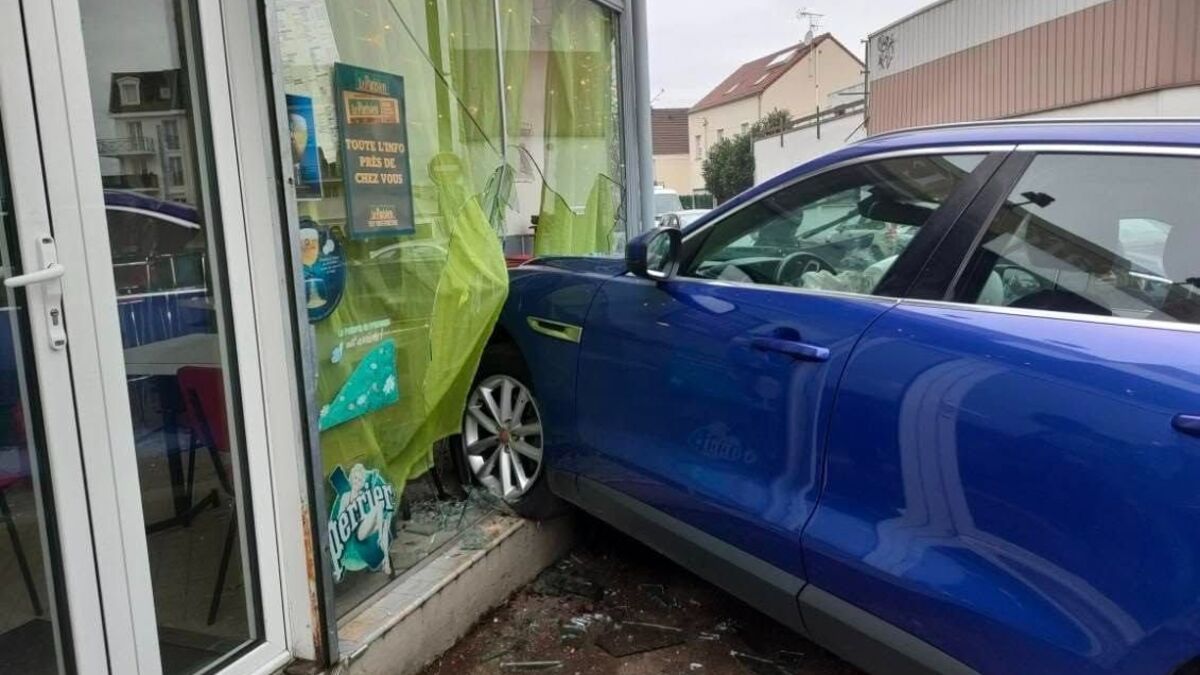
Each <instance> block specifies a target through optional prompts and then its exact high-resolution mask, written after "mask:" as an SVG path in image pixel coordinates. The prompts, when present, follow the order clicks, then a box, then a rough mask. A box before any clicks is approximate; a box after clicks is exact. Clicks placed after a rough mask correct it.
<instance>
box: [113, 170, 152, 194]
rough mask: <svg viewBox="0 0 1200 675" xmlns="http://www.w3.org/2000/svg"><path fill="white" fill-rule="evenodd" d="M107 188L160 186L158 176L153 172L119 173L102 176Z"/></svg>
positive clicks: (143, 188)
mask: <svg viewBox="0 0 1200 675" xmlns="http://www.w3.org/2000/svg"><path fill="white" fill-rule="evenodd" d="M100 180H101V182H102V183H103V184H104V189H106V190H154V189H157V188H158V176H157V175H155V174H152V173H119V174H113V175H110V176H101V177H100Z"/></svg>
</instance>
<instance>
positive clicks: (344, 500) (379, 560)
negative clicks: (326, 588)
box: [329, 464, 396, 581]
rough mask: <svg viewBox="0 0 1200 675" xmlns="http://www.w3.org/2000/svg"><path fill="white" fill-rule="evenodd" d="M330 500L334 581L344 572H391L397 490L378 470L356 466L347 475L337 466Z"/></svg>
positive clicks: (330, 548) (330, 539) (344, 573)
mask: <svg viewBox="0 0 1200 675" xmlns="http://www.w3.org/2000/svg"><path fill="white" fill-rule="evenodd" d="M329 484H330V486H331V487H332V488H333V493H334V494H333V499H332V500H331V501H332V503H331V504H330V508H329V557H330V559H331V560H332V562H333V578H334V580H335V581H341V580H342V578H343V577H345V575H346V572H347V571H351V572H357V571H360V570H371V571H373V572H378V571H380V570H382V571H384V572H387V573H389V574H390V573H391V571H392V570H391V560H390V558H389V557H388V548H389V547H390V545H391V534H392V517H393V516H395V514H396V491H395V489H394V488H393V487H392V485H391V483H389V482H387V481H386V480H385V479H384V478H383V476H381V475H380V474H379V472H378V471H376V470H374V469H367V468H366V467H364V466H363V465H362V464H355V465H354V466H353V467H351V468H350V473H349V474H348V475H347V473H346V471H345V470H344V469H343V468H342V467H341V465H338V466H336V467H334V469H333V472H332V473H330V474H329Z"/></svg>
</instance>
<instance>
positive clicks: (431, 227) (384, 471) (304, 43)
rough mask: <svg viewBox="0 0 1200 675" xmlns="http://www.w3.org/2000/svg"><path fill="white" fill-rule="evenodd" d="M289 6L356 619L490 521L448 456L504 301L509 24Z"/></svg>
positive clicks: (475, 11) (315, 311) (392, 6)
mask: <svg viewBox="0 0 1200 675" xmlns="http://www.w3.org/2000/svg"><path fill="white" fill-rule="evenodd" d="M276 7H277V11H278V25H279V26H280V38H281V43H280V53H281V57H282V60H283V64H284V68H283V71H282V73H283V78H284V83H285V85H284V88H285V93H286V103H287V106H288V128H287V129H286V130H281V134H280V137H281V139H280V140H281V143H285V144H286V145H285V147H286V149H287V150H288V151H289V153H290V155H291V158H292V164H293V176H292V179H293V186H294V191H295V196H296V198H297V204H296V208H297V211H298V213H299V214H300V222H299V223H298V226H299V227H298V228H297V232H296V234H295V237H296V239H297V240H298V242H299V249H300V257H299V259H298V260H297V263H298V266H299V267H300V268H301V269H302V273H303V275H304V288H305V298H303V301H302V302H301V303H300V306H301V307H303V308H304V309H305V310H306V312H307V319H308V322H309V323H310V324H311V325H312V330H313V335H314V337H315V342H316V354H317V363H315V364H313V367H314V368H313V369H314V370H315V372H316V373H317V397H318V407H319V408H320V409H321V414H320V419H319V426H320V429H321V435H320V442H321V453H322V458H323V467H322V479H323V480H324V481H325V486H324V487H325V491H326V494H327V497H328V502H329V503H328V507H327V508H328V511H327V513H328V518H329V520H328V527H329V532H330V534H329V542H328V545H329V547H330V549H331V550H332V552H333V558H334V560H333V561H332V562H333V573H334V577H335V579H336V580H337V586H336V601H337V607H338V609H339V611H340V612H342V613H344V612H346V611H348V610H350V609H351V608H353V607H354V606H355V605H357V604H358V603H359V602H360V601H362V600H363V599H365V598H366V597H367V596H369V595H370V594H371V593H374V592H375V591H376V590H378V589H379V588H380V587H381V586H382V585H384V584H386V583H387V582H388V581H389V580H390V579H392V578H394V577H396V576H398V575H399V574H401V573H403V572H404V571H405V570H407V569H409V568H411V567H412V566H413V565H416V564H418V563H419V562H420V561H421V560H422V559H424V558H425V557H426V556H427V555H429V554H430V553H431V552H433V551H434V550H436V549H437V548H438V547H440V546H442V545H443V544H445V543H446V542H447V541H448V539H449V538H450V537H452V536H453V535H455V534H457V533H458V532H459V531H461V530H464V529H466V528H469V527H470V526H472V525H473V524H474V523H475V522H476V521H477V520H478V519H479V518H480V517H481V515H482V514H483V513H485V512H486V511H487V505H486V504H484V503H482V502H480V501H479V499H477V498H464V494H465V493H464V491H463V489H462V487H461V486H459V485H458V481H457V480H456V479H455V477H454V475H453V471H449V470H447V467H448V466H449V459H448V456H447V455H446V446H445V444H444V443H439V442H438V441H439V439H442V438H444V437H446V436H449V435H451V434H454V433H456V432H457V431H458V428H459V425H460V423H461V420H460V414H461V410H462V401H463V400H465V398H466V388H467V387H468V386H469V384H470V381H471V377H472V375H473V373H474V366H475V363H476V362H477V361H478V358H479V352H480V350H481V349H482V346H483V341H482V339H481V338H483V337H485V336H486V335H487V334H488V333H489V332H490V331H491V327H492V325H493V323H494V321H495V318H496V316H497V315H498V312H499V309H500V305H501V303H502V302H503V298H504V292H505V288H506V285H507V277H506V272H505V268H504V259H503V256H502V251H501V247H500V234H501V230H502V228H503V217H504V216H503V214H504V209H505V205H506V204H507V202H508V201H509V199H510V198H509V196H508V191H509V190H511V177H510V174H511V171H510V170H508V169H507V166H506V163H505V158H504V140H503V134H502V132H501V119H502V114H501V110H500V107H499V94H498V92H499V89H498V83H497V78H498V52H497V50H496V31H495V15H494V13H493V9H492V8H493V3H492V2H491V0H473V1H470V2H450V1H441V2H437V1H434V2H424V1H415V0H404V1H400V0H396V1H392V0H353V1H343V2H328V3H326V2H321V1H319V0H281V1H280V2H277V3H276ZM364 77H365V78H367V80H369V82H367V84H366V86H364V87H358V86H357V85H358V84H359V83H360V82H361V81H362V79H363V78H364ZM335 82H338V83H340V84H339V85H338V86H340V87H341V88H342V89H341V91H340V92H339V91H335V89H334V87H335ZM380 102H382V103H380ZM360 104H362V105H360ZM376 104H379V105H380V106H381V107H375V106H376ZM352 105H353V106H354V107H353V108H351V107H350V106H352ZM338 106H346V107H345V108H344V109H341V110H339V107H338ZM396 120H398V121H399V124H396V123H395V122H396ZM348 141H354V143H353V146H351V144H350V143H349V142H348ZM362 141H370V142H371V143H378V144H377V145H375V144H367V143H363V142H362ZM384 144H386V145H384ZM400 144H402V145H403V148H401V147H400ZM351 150H352V152H351ZM347 162H349V164H348V165H347ZM384 174H399V175H401V176H402V177H403V181H404V182H403V183H397V184H396V185H397V187H396V188H395V189H390V190H389V189H383V190H380V189H378V188H377V187H376V186H377V185H378V184H377V183H374V182H372V181H374V180H375V177H376V176H383V175H384ZM401 186H404V187H401ZM408 194H411V201H410V203H411V207H410V208H411V212H409V207H408V206H407V205H406V203H405V199H406V197H407V195H408ZM348 203H351V204H364V203H366V204H369V205H376V206H378V205H383V204H393V203H394V204H396V209H395V213H394V214H393V213H388V214H387V215H389V216H390V215H395V216H396V222H394V223H392V224H391V225H389V227H385V228H382V231H375V232H371V231H370V230H371V229H372V228H371V226H370V224H369V222H368V220H367V219H368V218H369V217H371V215H372V210H369V209H368V210H363V209H360V208H358V207H351V208H350V209H349V210H348V208H347V204H348ZM456 400H457V404H456V403H455V401H456ZM435 446H436V447H437V448H438V450H439V454H438V457H440V459H435V457H434V453H433V452H431V449H432V448H434V447H435ZM376 495H378V496H379V498H376ZM359 504H362V507H361V508H360V507H359Z"/></svg>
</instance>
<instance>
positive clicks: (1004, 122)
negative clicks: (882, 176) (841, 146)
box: [856, 117, 1200, 143]
mask: <svg viewBox="0 0 1200 675" xmlns="http://www.w3.org/2000/svg"><path fill="white" fill-rule="evenodd" d="M1050 124H1200V117H1033V118H1030V117H1025V118H1020V119H999V120H974V121H970V122H944V123H942V124H925V125H920V126H915V127H904V128H902V129H891V130H889V131H884V132H881V133H878V134H873V135H871V136H867V137H866V138H861V139H859V140H858V141H856V143H863V142H865V141H874V140H878V139H880V138H887V137H889V136H896V135H899V134H907V133H912V132H917V131H941V130H947V129H969V128H971V127H981V128H986V127H1006V126H1044V125H1050Z"/></svg>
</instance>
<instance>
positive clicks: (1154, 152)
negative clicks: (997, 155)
mask: <svg viewBox="0 0 1200 675" xmlns="http://www.w3.org/2000/svg"><path fill="white" fill-rule="evenodd" d="M1198 126H1200V125H1198ZM1017 152H1033V153H1038V154H1043V155H1045V154H1064V155H1084V154H1086V155H1146V156H1159V157H1200V147H1189V146H1185V145H1150V144H1144V145H1113V144H1107V145H1106V144H1103V143H1020V144H1018V145H1017Z"/></svg>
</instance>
